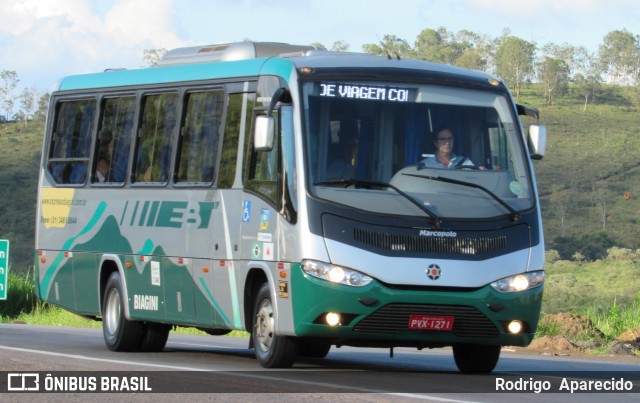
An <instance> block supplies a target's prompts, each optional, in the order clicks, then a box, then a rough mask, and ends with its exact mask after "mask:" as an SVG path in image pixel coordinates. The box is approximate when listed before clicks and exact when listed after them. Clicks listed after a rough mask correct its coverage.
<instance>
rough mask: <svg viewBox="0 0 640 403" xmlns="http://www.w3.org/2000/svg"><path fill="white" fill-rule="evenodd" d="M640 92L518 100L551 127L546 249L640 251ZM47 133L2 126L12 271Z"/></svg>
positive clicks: (24, 262)
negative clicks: (589, 246) (602, 243)
mask: <svg viewBox="0 0 640 403" xmlns="http://www.w3.org/2000/svg"><path fill="white" fill-rule="evenodd" d="M639 93H640V89H638V88H634V87H606V88H605V89H603V90H602V91H601V93H600V95H599V97H598V98H597V99H596V104H589V105H588V106H587V109H586V111H583V106H584V105H583V104H584V100H583V99H582V98H581V97H580V96H579V95H577V94H574V93H572V92H571V91H569V93H568V94H567V95H565V96H564V97H563V98H559V99H557V100H556V101H555V103H554V104H553V105H550V106H547V105H544V98H543V97H542V91H541V90H540V89H539V88H538V87H537V86H535V85H532V86H529V87H527V88H525V89H524V91H523V92H522V95H521V97H520V99H519V100H518V102H520V103H524V104H527V105H530V106H534V107H537V108H539V109H540V113H541V121H542V123H543V124H545V125H546V126H547V129H548V143H547V155H546V157H545V158H544V159H543V160H542V161H536V162H534V167H535V169H536V172H537V175H538V177H537V180H538V188H539V190H540V194H541V198H542V200H541V203H542V210H543V220H544V225H545V237H546V243H547V247H559V246H560V245H561V243H560V242H556V241H557V240H558V237H564V238H563V239H564V241H566V240H567V239H569V240H571V239H573V240H576V239H577V240H578V243H577V244H578V245H579V244H580V242H582V241H584V238H585V236H588V235H590V234H597V233H599V232H602V233H603V234H604V235H603V236H604V238H605V240H606V241H607V242H609V243H612V244H615V245H617V246H620V247H625V248H629V249H633V250H636V249H640V225H638V223H639V222H640V109H639V107H638V99H640V96H639ZM42 133H43V123H42V122H31V123H29V125H28V127H25V126H24V125H23V124H18V123H4V124H0V161H2V169H1V170H0V186H1V189H2V190H3V191H2V194H3V197H2V199H1V200H0V239H9V240H10V241H11V254H12V263H13V269H14V270H26V268H27V267H29V266H30V265H32V264H33V244H34V242H33V238H34V225H35V212H36V186H37V173H38V164H39V159H40V148H41V144H42ZM600 235H601V236H602V234H600ZM598 239H602V237H601V238H598ZM564 245H565V246H566V245H567V242H565V243H564ZM568 245H570V247H573V248H576V243H575V242H574V243H571V242H569V243H568ZM565 249H566V248H565ZM576 251H577V250H569V252H567V251H566V250H563V253H564V254H565V256H563V257H564V258H566V254H567V253H569V254H570V255H569V256H573V253H574V252H576Z"/></svg>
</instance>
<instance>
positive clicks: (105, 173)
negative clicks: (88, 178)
mask: <svg viewBox="0 0 640 403" xmlns="http://www.w3.org/2000/svg"><path fill="white" fill-rule="evenodd" d="M108 177H109V162H108V161H107V160H106V159H105V158H102V159H100V161H98V165H96V179H97V180H98V182H108V180H107V178H108Z"/></svg>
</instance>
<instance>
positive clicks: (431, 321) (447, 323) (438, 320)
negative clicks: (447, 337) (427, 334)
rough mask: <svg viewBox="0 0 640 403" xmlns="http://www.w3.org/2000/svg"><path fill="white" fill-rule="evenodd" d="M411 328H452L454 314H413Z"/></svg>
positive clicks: (410, 320)
mask: <svg viewBox="0 0 640 403" xmlns="http://www.w3.org/2000/svg"><path fill="white" fill-rule="evenodd" d="M409 329H414V330H451V329H453V316H431V315H411V316H409Z"/></svg>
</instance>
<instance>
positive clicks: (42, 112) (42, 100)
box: [33, 92, 51, 120]
mask: <svg viewBox="0 0 640 403" xmlns="http://www.w3.org/2000/svg"><path fill="white" fill-rule="evenodd" d="M49 98H51V94H50V93H49V92H45V93H44V94H42V95H40V97H39V98H38V109H36V111H35V113H34V114H33V118H34V119H37V120H45V119H46V118H47V112H48V111H49Z"/></svg>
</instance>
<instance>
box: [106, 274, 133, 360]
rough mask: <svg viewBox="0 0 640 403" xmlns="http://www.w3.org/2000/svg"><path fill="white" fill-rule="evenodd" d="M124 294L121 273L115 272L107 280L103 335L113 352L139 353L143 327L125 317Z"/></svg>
mask: <svg viewBox="0 0 640 403" xmlns="http://www.w3.org/2000/svg"><path fill="white" fill-rule="evenodd" d="M124 304H125V301H124V293H123V290H122V281H121V279H120V273H118V272H117V271H116V272H113V273H111V275H110V276H109V279H108V280H107V284H106V286H105V289H104V298H103V300H102V334H103V335H104V341H105V344H106V345H107V348H109V350H111V351H138V350H139V346H140V342H141V338H142V332H143V326H142V323H141V322H135V321H130V320H128V319H127V318H126V317H125V315H124Z"/></svg>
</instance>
